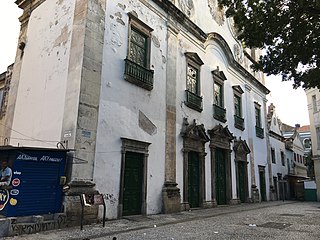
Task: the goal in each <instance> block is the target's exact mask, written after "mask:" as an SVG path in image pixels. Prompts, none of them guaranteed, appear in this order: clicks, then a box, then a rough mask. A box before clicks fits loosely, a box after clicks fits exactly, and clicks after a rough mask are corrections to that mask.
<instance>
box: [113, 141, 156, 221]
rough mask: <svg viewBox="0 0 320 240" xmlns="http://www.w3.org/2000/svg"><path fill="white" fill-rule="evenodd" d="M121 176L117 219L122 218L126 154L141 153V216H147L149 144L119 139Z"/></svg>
mask: <svg viewBox="0 0 320 240" xmlns="http://www.w3.org/2000/svg"><path fill="white" fill-rule="evenodd" d="M121 141H122V149H121V174H120V187H119V205H118V218H121V217H122V211H123V191H124V189H123V187H124V170H125V164H126V161H125V160H126V158H125V156H126V152H135V153H142V154H143V155H144V159H143V180H142V185H143V186H142V206H141V213H142V215H146V214H147V171H148V157H149V145H150V144H151V143H147V142H141V141H137V140H133V139H128V138H121Z"/></svg>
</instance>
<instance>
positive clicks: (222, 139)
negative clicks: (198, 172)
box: [208, 124, 234, 205]
mask: <svg viewBox="0 0 320 240" xmlns="http://www.w3.org/2000/svg"><path fill="white" fill-rule="evenodd" d="M208 133H209V135H210V149H211V179H212V183H211V199H212V202H213V205H217V200H216V176H215V171H216V149H217V148H220V149H223V150H225V151H224V152H225V156H224V158H225V159H226V176H227V177H226V193H227V194H226V200H227V203H229V202H230V200H231V197H232V188H231V185H232V179H231V151H232V150H231V146H230V145H231V142H232V140H233V139H234V137H233V135H232V133H231V132H230V131H229V129H228V127H227V126H226V127H223V126H222V125H221V124H219V125H217V126H215V127H214V128H213V129H211V130H209V131H208Z"/></svg>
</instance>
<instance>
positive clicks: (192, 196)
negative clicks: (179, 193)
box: [188, 152, 200, 208]
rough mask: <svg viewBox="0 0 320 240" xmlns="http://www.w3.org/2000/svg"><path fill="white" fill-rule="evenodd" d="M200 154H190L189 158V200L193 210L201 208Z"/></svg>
mask: <svg viewBox="0 0 320 240" xmlns="http://www.w3.org/2000/svg"><path fill="white" fill-rule="evenodd" d="M199 172H200V169H199V154H198V153H197V152H189V156H188V199H189V204H190V207H191V208H195V207H199V202H200V201H199V199H200V194H199V192H200V174H199Z"/></svg>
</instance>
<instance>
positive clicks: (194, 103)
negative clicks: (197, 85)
mask: <svg viewBox="0 0 320 240" xmlns="http://www.w3.org/2000/svg"><path fill="white" fill-rule="evenodd" d="M186 99H187V101H186V105H187V106H188V107H189V108H192V109H194V110H196V111H198V112H201V111H202V97H201V96H198V95H197V94H194V93H192V92H190V91H188V90H186Z"/></svg>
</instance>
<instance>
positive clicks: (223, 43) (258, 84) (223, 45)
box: [207, 32, 270, 94]
mask: <svg viewBox="0 0 320 240" xmlns="http://www.w3.org/2000/svg"><path fill="white" fill-rule="evenodd" d="M208 41H215V42H217V43H218V44H219V45H220V47H221V48H222V50H223V51H224V54H225V55H226V57H227V59H228V62H229V64H230V65H231V67H233V68H234V69H236V70H237V71H238V72H239V73H240V74H241V75H242V76H243V77H244V78H245V79H247V80H248V81H249V82H250V83H251V84H252V85H253V86H255V87H257V88H258V89H260V90H261V91H262V92H263V93H265V94H269V93H270V90H269V89H268V88H266V87H265V86H264V85H263V84H262V83H261V82H259V81H258V80H257V79H256V78H255V77H254V76H253V75H252V74H251V73H250V72H248V71H247V70H246V69H245V68H244V67H243V66H242V65H241V64H240V63H238V62H237V61H236V60H235V59H234V57H233V54H232V51H231V49H230V47H229V45H228V43H227V42H226V40H224V38H223V37H222V36H221V35H220V34H218V33H215V32H212V33H209V34H208V38H207V42H208Z"/></svg>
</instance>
